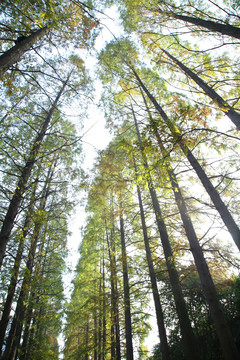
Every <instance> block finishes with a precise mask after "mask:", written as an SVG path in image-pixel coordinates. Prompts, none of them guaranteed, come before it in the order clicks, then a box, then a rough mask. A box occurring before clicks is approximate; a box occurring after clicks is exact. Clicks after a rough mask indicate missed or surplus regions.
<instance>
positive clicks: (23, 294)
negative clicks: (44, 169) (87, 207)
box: [2, 167, 53, 360]
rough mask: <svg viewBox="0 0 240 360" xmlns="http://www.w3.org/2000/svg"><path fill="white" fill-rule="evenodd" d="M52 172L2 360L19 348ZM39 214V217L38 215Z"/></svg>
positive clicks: (38, 212) (46, 183)
mask: <svg viewBox="0 0 240 360" xmlns="http://www.w3.org/2000/svg"><path fill="white" fill-rule="evenodd" d="M52 175H53V172H52V167H50V168H49V171H48V175H47V178H46V181H45V185H44V189H43V197H42V199H41V201H40V205H39V208H38V210H37V212H36V214H37V215H36V221H35V226H34V230H33V235H32V238H31V245H30V249H29V253H28V260H27V265H26V269H25V273H24V278H23V282H22V285H21V291H20V294H19V297H18V301H17V306H16V310H15V314H14V318H13V322H12V324H11V329H10V332H9V334H8V338H7V342H6V348H5V351H4V354H3V357H2V360H15V356H16V355H17V350H18V347H19V343H20V340H21V333H22V328H23V323H24V318H25V312H26V305H25V302H26V300H27V298H28V295H29V291H30V284H31V280H32V272H33V267H34V260H35V254H36V249H37V243H38V240H39V234H40V230H41V228H42V225H43V221H44V219H43V217H42V215H41V214H42V213H44V209H45V206H46V201H47V198H48V195H49V191H50V181H51V178H52ZM39 214H40V215H39Z"/></svg>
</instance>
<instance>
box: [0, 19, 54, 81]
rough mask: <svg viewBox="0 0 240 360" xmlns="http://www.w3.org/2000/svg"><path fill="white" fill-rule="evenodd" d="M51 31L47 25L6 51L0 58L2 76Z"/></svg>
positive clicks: (0, 73)
mask: <svg viewBox="0 0 240 360" xmlns="http://www.w3.org/2000/svg"><path fill="white" fill-rule="evenodd" d="M49 31H50V26H49V25H46V26H44V27H43V28H41V29H39V30H37V31H34V32H32V33H31V35H29V36H27V37H26V38H24V39H22V40H21V41H19V42H17V43H16V45H14V46H13V47H12V48H11V49H9V50H7V51H5V53H3V54H2V55H1V56H0V76H1V75H2V74H4V72H5V71H7V70H8V69H9V68H10V67H11V66H13V65H14V64H15V63H16V62H18V61H19V60H20V58H21V56H22V55H23V54H24V53H25V52H27V51H29V50H30V49H31V47H32V46H33V45H34V44H36V43H37V41H38V40H40V39H41V38H43V37H44V36H45V35H46V34H48V33H49Z"/></svg>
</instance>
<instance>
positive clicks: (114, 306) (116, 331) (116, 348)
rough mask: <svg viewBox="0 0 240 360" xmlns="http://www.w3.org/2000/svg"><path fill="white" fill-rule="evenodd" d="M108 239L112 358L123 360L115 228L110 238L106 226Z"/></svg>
mask: <svg viewBox="0 0 240 360" xmlns="http://www.w3.org/2000/svg"><path fill="white" fill-rule="evenodd" d="M106 239H107V245H108V253H109V260H110V276H111V278H110V279H111V359H116V360H121V347H120V328H119V311H118V293H117V268H116V258H115V245H114V242H113V230H111V234H110V239H109V237H108V233H107V228H106Z"/></svg>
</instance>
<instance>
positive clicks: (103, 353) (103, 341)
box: [102, 257, 107, 360]
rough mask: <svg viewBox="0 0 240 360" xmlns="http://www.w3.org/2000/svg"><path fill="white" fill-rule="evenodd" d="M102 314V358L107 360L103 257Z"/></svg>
mask: <svg viewBox="0 0 240 360" xmlns="http://www.w3.org/2000/svg"><path fill="white" fill-rule="evenodd" d="M102 313H103V334H102V358H103V360H105V359H106V342H107V339H106V338H107V334H106V294H105V261H104V257H103V302H102Z"/></svg>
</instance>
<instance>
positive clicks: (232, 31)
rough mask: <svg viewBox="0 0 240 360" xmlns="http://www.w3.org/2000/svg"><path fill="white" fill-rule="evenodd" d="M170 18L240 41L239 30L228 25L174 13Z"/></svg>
mask: <svg viewBox="0 0 240 360" xmlns="http://www.w3.org/2000/svg"><path fill="white" fill-rule="evenodd" d="M171 16H172V17H173V18H175V19H179V20H183V21H184V22H187V23H190V24H193V25H197V26H201V27H203V28H205V29H208V30H211V31H213V32H217V33H220V34H222V35H228V36H231V37H234V38H236V39H240V28H238V27H236V26H233V25H230V24H222V23H218V22H215V21H212V20H204V19H201V18H196V17H193V16H187V15H180V14H174V13H171Z"/></svg>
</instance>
